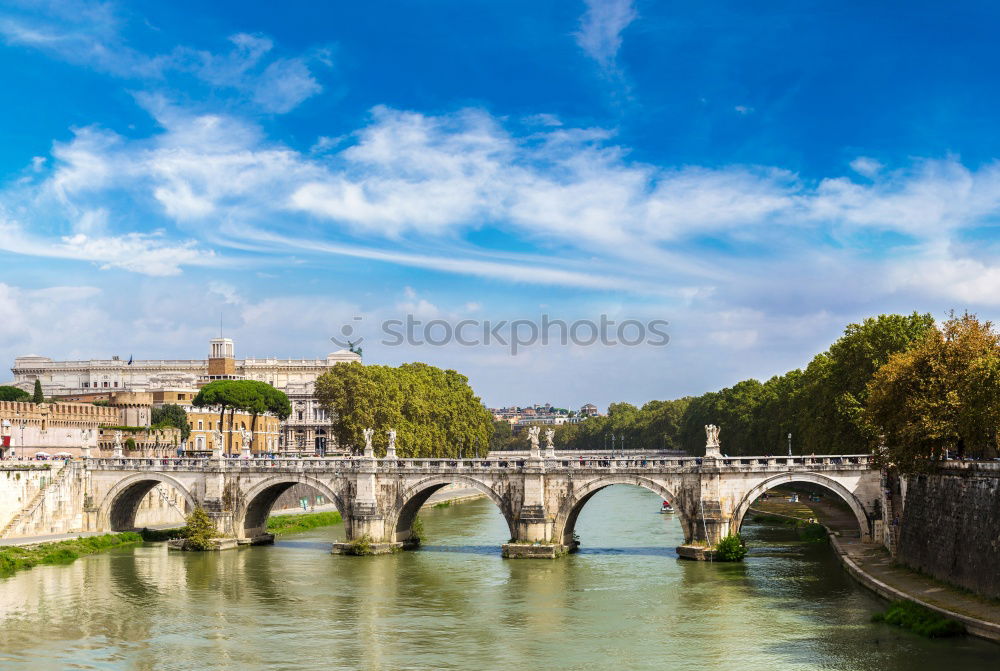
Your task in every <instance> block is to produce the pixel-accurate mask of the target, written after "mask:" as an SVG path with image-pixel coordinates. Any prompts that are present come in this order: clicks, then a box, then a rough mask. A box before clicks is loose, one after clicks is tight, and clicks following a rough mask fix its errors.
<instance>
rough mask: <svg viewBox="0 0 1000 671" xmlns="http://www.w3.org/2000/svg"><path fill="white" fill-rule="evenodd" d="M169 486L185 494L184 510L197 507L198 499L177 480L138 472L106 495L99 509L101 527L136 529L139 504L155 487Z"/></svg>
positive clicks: (119, 483)
mask: <svg viewBox="0 0 1000 671" xmlns="http://www.w3.org/2000/svg"><path fill="white" fill-rule="evenodd" d="M160 484H164V485H169V486H171V487H173V488H174V489H176V490H177V491H178V492H180V493H181V496H183V497H184V511H183V514H185V515H186V514H187V513H189V512H191V511H192V510H194V509H195V506H197V502H196V501H195V498H194V496H192V495H191V492H189V491H188V490H187V488H186V487H185V486H184V485H182V484H181V483H180V482H179V481H178V480H177V479H175V478H173V477H171V476H169V475H166V474H165V473H156V472H151V473H136V474H134V475H129V476H127V477H125V478H122V479H121V480H119V481H118V482H117V483H115V485H114V486H113V487H112V488H111V489H110V490H109V491H108V493H107V494H106V495H105V496H104V500H103V501H102V502H101V505H100V507H99V508H98V511H99V512H98V519H100V527H101V528H103V529H108V530H110V531H132V530H133V529H135V516H136V513H137V512H138V510H139V504H140V503H141V502H142V500H143V499H144V498H145V497H146V495H147V494H149V492H151V491H152V489H153V487H156V486H157V485H160Z"/></svg>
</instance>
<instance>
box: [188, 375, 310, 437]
mask: <svg viewBox="0 0 1000 671" xmlns="http://www.w3.org/2000/svg"><path fill="white" fill-rule="evenodd" d="M191 403H192V405H194V406H196V407H206V406H209V407H210V406H218V407H219V427H220V428H221V427H222V426H223V425H224V421H225V415H226V410H229V429H230V434H229V435H230V436H231V435H232V430H233V428H234V427H233V425H234V416H235V414H236V411H237V410H241V411H243V412H246V413H248V414H250V415H251V416H252V420H251V425H250V431H251V433H253V432H255V431H256V429H257V416H258V415H260V414H262V413H265V412H270V413H272V414H274V415H277V416H278V418H279V419H285V418H287V417H288V416H289V415H290V414H291V413H292V406H291V403H289V401H288V396H286V395H285V393H284V392H282V391H279V390H277V389H275V388H274V387H272V386H271V385H269V384H267V383H266V382H260V381H257V380H216V381H214V382H210V383H208V384H206V385H205V386H204V387H202V388H201V391H199V392H198V395H197V396H195V398H194V400H193V401H192V402H191Z"/></svg>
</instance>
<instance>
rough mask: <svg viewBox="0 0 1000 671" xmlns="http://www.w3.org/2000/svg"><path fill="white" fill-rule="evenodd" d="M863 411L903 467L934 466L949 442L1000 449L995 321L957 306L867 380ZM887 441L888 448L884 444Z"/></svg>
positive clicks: (976, 449)
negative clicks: (958, 310)
mask: <svg viewBox="0 0 1000 671" xmlns="http://www.w3.org/2000/svg"><path fill="white" fill-rule="evenodd" d="M866 391H867V396H868V404H867V407H866V408H865V410H864V413H863V418H864V421H865V423H866V431H867V434H868V436H869V439H870V441H871V444H872V446H873V448H875V454H876V456H877V457H878V458H879V460H880V461H881V462H882V463H883V465H891V466H894V467H895V468H896V469H898V470H899V471H900V472H902V473H913V472H921V471H926V470H927V469H929V468H930V467H931V466H932V465H933V463H934V462H935V461H936V460H938V459H940V458H942V457H943V456H944V454H945V453H946V451H947V450H949V449H953V448H954V449H956V450H957V451H958V453H959V454H964V453H968V452H971V453H972V454H974V455H976V456H979V457H982V456H987V455H992V454H995V453H996V450H997V446H998V443H997V440H998V429H1000V334H998V333H997V332H996V331H995V330H994V329H993V324H992V323H991V322H988V321H985V322H980V321H979V320H978V319H977V318H976V316H975V315H970V314H968V313H966V314H964V315H963V316H961V317H955V316H954V314H952V315H951V318H950V319H948V321H946V322H945V323H944V324H942V326H941V328H940V329H932V330H930V331H928V332H927V333H926V334H925V336H924V337H923V338H922V339H921V340H920V342H918V343H917V345H916V346H915V347H913V348H912V349H910V350H908V351H906V352H901V353H899V354H897V355H895V356H893V357H892V358H891V359H890V360H889V361H888V362H887V363H886V364H885V365H884V366H882V367H881V368H880V369H879V370H878V372H877V373H876V374H875V375H874V377H873V378H872V380H871V382H870V383H869V384H868V385H867V390H866ZM883 445H884V451H883V449H882V446H883Z"/></svg>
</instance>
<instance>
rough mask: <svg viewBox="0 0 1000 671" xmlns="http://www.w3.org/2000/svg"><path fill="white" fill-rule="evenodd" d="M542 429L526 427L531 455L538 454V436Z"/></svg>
mask: <svg viewBox="0 0 1000 671" xmlns="http://www.w3.org/2000/svg"><path fill="white" fill-rule="evenodd" d="M541 431H542V429H541V427H538V426H529V427H528V440H529V441H531V454H532V455H536V454H538V434H539V433H541Z"/></svg>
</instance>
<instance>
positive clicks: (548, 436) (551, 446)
mask: <svg viewBox="0 0 1000 671" xmlns="http://www.w3.org/2000/svg"><path fill="white" fill-rule="evenodd" d="M555 435H556V431H555V429H545V456H546V457H555V456H556V445H555V443H554V442H553V441H552V439H553V438H555Z"/></svg>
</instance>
